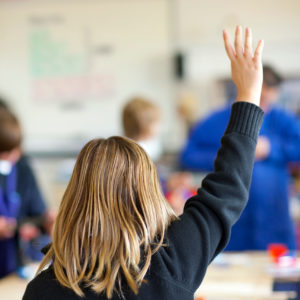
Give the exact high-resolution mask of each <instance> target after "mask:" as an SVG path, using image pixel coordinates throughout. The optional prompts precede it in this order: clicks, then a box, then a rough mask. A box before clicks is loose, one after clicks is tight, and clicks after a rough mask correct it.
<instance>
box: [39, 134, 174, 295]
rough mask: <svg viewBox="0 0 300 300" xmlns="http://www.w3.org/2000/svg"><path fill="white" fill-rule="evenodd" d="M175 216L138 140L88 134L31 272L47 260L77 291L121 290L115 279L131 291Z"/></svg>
mask: <svg viewBox="0 0 300 300" xmlns="http://www.w3.org/2000/svg"><path fill="white" fill-rule="evenodd" d="M175 219H176V216H175V214H174V212H173V210H172V209H171V208H170V206H169V205H168V203H167V202H166V200H165V199H164V196H163V194H162V192H161V188H160V184H159V181H158V177H157V173H156V169H155V166H154V165H153V163H152V161H151V159H150V158H149V157H148V155H147V154H146V153H145V151H144V150H143V149H142V148H141V147H140V146H138V145H137V144H136V143H135V142H133V141H131V140H129V139H127V138H122V137H111V138H108V139H95V140H92V141H90V142H88V143H87V144H86V145H85V146H84V147H83V149H82V150H81V152H80V153H79V156H78V158H77V162H76V165H75V167H74V170H73V174H72V176H71V179H70V182H69V184H68V186H67V189H66V191H65V193H64V196H63V198H62V202H61V205H60V209H59V212H58V215H57V218H56V221H55V225H54V231H53V242H52V244H51V247H50V249H49V251H48V252H47V254H46V256H45V257H44V259H43V261H42V262H41V265H40V267H39V270H38V273H39V272H40V271H41V270H42V269H43V268H44V267H45V266H46V265H47V264H48V263H50V262H52V265H53V269H54V272H55V276H56V278H57V279H58V281H59V282H60V283H61V284H62V285H63V286H66V287H68V288H71V289H72V290H73V291H74V292H75V293H76V294H77V295H79V296H83V295H84V294H83V291H82V288H83V287H89V288H91V289H92V290H93V291H94V292H96V293H102V292H103V293H105V294H106V297H107V298H111V297H112V296H113V293H114V292H117V293H119V294H122V289H121V284H122V279H124V280H126V282H127V284H128V286H129V287H130V288H131V289H132V290H133V292H134V293H137V292H138V288H139V286H140V285H141V283H142V282H143V281H144V277H145V275H146V273H147V270H148V268H149V266H150V262H151V256H152V255H153V253H155V252H156V251H157V250H158V249H159V248H160V247H161V246H162V245H163V240H164V234H165V230H166V228H167V226H168V225H169V224H170V222H171V221H173V220H175Z"/></svg>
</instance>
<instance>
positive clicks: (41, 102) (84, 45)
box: [0, 0, 172, 152]
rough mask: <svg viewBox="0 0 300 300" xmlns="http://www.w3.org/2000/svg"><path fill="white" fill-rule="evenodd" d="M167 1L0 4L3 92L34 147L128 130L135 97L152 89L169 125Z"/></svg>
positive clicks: (71, 144)
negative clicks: (128, 108)
mask: <svg viewBox="0 0 300 300" xmlns="http://www.w3.org/2000/svg"><path fill="white" fill-rule="evenodd" d="M168 14H169V13H168V1H165V0H153V1H147V0H142V1H141V0H126V1H123V0H112V1H97V0H85V1H79V0H54V1H53V0H51V1H39V0H27V1H1V2H0V36H1V40H0V93H2V94H4V95H5V96H7V97H8V98H9V99H11V101H12V104H13V108H14V109H15V110H16V111H17V113H18V114H19V116H20V118H21V121H22V124H23V126H24V131H25V135H26V139H25V148H26V149H27V150H29V151H35V152H36V151H48V152H49V151H54V150H60V151H64V150H65V149H66V148H67V149H68V148H71V149H70V150H72V149H75V150H76V149H77V150H78V148H79V147H80V146H81V145H82V143H83V141H85V140H87V139H89V138H92V137H95V136H102V137H103V136H104V137H106V136H109V135H116V134H121V133H122V131H121V124H120V114H121V109H122V107H123V105H124V103H125V102H126V101H127V100H128V98H129V97H132V96H135V95H142V96H143V95H145V96H146V97H148V98H150V99H151V100H153V101H154V102H156V103H157V104H158V105H159V106H160V107H161V108H162V110H163V114H164V124H165V126H164V128H165V129H164V130H165V135H166V136H168V134H166V132H168V130H170V119H171V117H170V116H171V114H172V110H171V109H170V107H172V103H171V101H172V97H171V96H170V91H171V88H170V84H171V78H172V77H171V62H170V53H171V49H170V40H169V20H168Z"/></svg>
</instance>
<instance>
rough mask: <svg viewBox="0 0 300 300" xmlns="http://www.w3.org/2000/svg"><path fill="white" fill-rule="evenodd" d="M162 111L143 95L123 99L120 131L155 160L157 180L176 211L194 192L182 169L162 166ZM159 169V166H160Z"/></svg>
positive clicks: (181, 207) (186, 174) (189, 179)
mask: <svg viewBox="0 0 300 300" xmlns="http://www.w3.org/2000/svg"><path fill="white" fill-rule="evenodd" d="M161 121H162V114H161V112H160V110H159V107H158V106H156V105H155V104H154V103H153V102H151V101H149V100H147V99H146V98H142V97H138V98H133V99H131V100H130V101H128V102H127V103H126V105H125V106H124V109H123V113H122V123H123V129H124V133H125V135H126V136H127V137H129V138H131V139H132V140H134V141H135V142H137V143H138V144H139V145H140V146H142V147H143V148H144V150H145V151H146V152H147V153H148V154H149V156H150V157H151V159H152V160H153V161H154V162H156V163H157V167H158V173H159V177H160V182H161V185H162V187H163V191H164V194H165V196H166V199H167V200H168V202H169V203H170V204H171V206H172V208H173V209H174V211H175V212H176V214H177V215H180V214H181V213H182V212H183V207H184V204H185V201H186V199H188V198H189V197H191V196H192V195H193V194H195V188H194V186H193V180H192V176H191V175H190V174H189V173H187V172H185V173H182V172H174V171H170V170H167V171H166V170H165V169H174V166H170V165H168V166H167V167H166V168H162V167H161V165H162V164H163V163H164V162H163V161H162V160H163V158H162V154H163V151H162V150H163V149H162V145H161V141H160V138H159V136H160V128H161ZM162 169H163V170H162Z"/></svg>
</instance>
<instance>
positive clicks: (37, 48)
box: [29, 28, 87, 78]
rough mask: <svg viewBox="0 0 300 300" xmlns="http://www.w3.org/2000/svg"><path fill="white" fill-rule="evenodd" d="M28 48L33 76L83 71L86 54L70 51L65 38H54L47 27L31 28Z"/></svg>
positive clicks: (51, 75) (62, 74) (80, 72)
mask: <svg viewBox="0 0 300 300" xmlns="http://www.w3.org/2000/svg"><path fill="white" fill-rule="evenodd" d="M29 50H30V51H29V53H30V70H31V74H32V76H33V77H39V78H40V77H59V76H67V75H80V74H83V73H85V70H86V61H87V57H86V55H85V54H81V53H72V49H70V47H69V45H68V43H67V40H62V39H61V40H60V39H55V36H53V35H52V34H51V31H50V29H49V28H38V29H37V28H33V29H32V30H31V32H30V35H29ZM73 52H74V51H73Z"/></svg>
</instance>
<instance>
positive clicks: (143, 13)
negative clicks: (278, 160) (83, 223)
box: [0, 0, 300, 299]
mask: <svg viewBox="0 0 300 300" xmlns="http://www.w3.org/2000/svg"><path fill="white" fill-rule="evenodd" d="M237 24H240V25H242V26H243V27H245V26H250V27H251V28H252V30H253V33H254V38H255V39H254V44H257V42H258V40H259V39H264V41H265V48H264V54H263V61H264V63H267V64H269V65H272V66H273V67H274V68H275V69H276V70H277V71H278V72H279V73H280V74H281V75H282V77H283V78H284V83H283V84H282V85H281V97H280V99H278V105H279V106H280V107H282V108H283V109H285V110H289V111H292V112H293V113H295V114H298V115H299V114H300V1H299V0H284V1H283V0H278V1H274V0H259V1H258V0H252V1H238V0H227V1H221V0H219V1H217V0H209V1H208V0H206V1H204V0H203V1H201V0H110V1H108V0H106V1H105V0H85V1H80V0H43V1H42V0H1V1H0V97H1V99H2V98H3V100H4V101H6V102H7V103H8V105H9V106H10V108H11V109H12V110H13V111H14V112H15V114H16V115H17V117H18V118H19V120H20V123H21V126H22V130H23V134H24V138H23V144H22V147H23V150H24V152H25V153H26V154H27V155H28V156H29V158H30V160H31V163H32V167H33V170H34V171H35V174H36V178H37V181H38V183H39V185H40V189H41V191H42V194H43V195H44V198H45V201H46V203H47V206H48V207H50V208H52V209H54V210H57V209H58V205H59V202H60V200H61V196H62V194H63V192H64V190H65V187H66V184H67V182H68V180H69V177H70V174H71V172H72V168H73V165H74V160H75V158H76V156H77V154H78V152H79V151H80V149H81V147H82V146H83V145H84V143H85V142H86V141H88V140H89V139H91V138H94V137H108V136H111V135H122V134H123V129H122V110H123V107H124V105H125V104H126V103H127V102H128V100H130V99H131V98H132V97H146V98H147V99H150V100H151V102H152V103H154V104H155V105H156V106H157V107H158V108H159V110H160V111H161V115H162V120H161V125H160V134H159V141H160V145H161V148H162V153H163V154H164V156H162V157H164V159H161V164H160V169H161V170H162V171H161V172H162V173H164V172H165V173H167V174H168V176H169V174H170V173H172V170H176V172H177V171H178V169H180V168H179V167H178V154H179V153H180V151H181V149H182V148H183V147H184V144H185V141H186V139H187V136H188V133H189V130H190V128H192V126H193V124H194V123H195V122H196V121H198V120H201V119H203V118H205V117H206V116H207V115H209V114H210V113H211V112H213V111H215V110H216V109H219V108H221V107H223V106H224V105H225V104H226V103H227V102H228V101H229V100H230V99H231V98H232V97H233V96H232V95H233V93H234V91H233V88H232V83H231V80H230V64H229V60H228V59H227V57H226V53H225V51H224V47H223V40H222V29H224V28H226V29H227V30H228V31H229V33H230V34H231V36H233V33H234V29H235V26H236V25H237ZM299 152H300V149H299ZM166 169H167V171H166ZM291 172H292V174H293V177H291V180H290V191H291V193H290V199H292V200H291V206H290V208H291V211H292V215H293V218H294V220H295V223H296V224H297V220H298V216H299V215H300V209H299V208H298V206H299V201H300V196H299V193H300V187H299V186H300V184H299V179H298V176H299V171H298V166H297V165H296V166H293V169H292V171H291ZM204 173H205V172H204ZM203 175H204V174H203V172H197V173H196V174H193V175H192V177H193V179H192V180H193V182H195V181H196V184H198V183H199V182H198V180H200V179H201V178H202V176H203ZM182 180H185V179H181V180H180V182H182ZM191 189H192V188H191ZM254 276H255V275H254ZM254 289H255V288H254ZM204 294H205V293H204ZM200 296H201V295H200ZM208 297H209V296H208ZM211 297H212V296H211ZM247 297H248V296H247V295H246V296H245V295H244V298H241V299H248V298H247ZM249 297H250V298H249V299H254V296H253V295H252V296H249ZM264 297H267V296H265V295H264ZM270 297H271V296H270ZM5 299H9V298H5ZM11 299H12V298H11ZM205 299H206V298H205ZM207 299H215V298H207ZM218 299H223V298H218ZM224 299H234V298H224ZM257 299H262V298H259V297H258V298H257ZM264 299H265V298H264ZM266 299H267V298H266ZM285 299H286V298H285Z"/></svg>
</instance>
